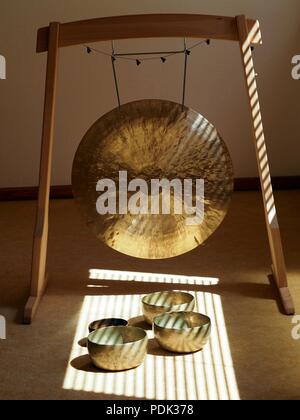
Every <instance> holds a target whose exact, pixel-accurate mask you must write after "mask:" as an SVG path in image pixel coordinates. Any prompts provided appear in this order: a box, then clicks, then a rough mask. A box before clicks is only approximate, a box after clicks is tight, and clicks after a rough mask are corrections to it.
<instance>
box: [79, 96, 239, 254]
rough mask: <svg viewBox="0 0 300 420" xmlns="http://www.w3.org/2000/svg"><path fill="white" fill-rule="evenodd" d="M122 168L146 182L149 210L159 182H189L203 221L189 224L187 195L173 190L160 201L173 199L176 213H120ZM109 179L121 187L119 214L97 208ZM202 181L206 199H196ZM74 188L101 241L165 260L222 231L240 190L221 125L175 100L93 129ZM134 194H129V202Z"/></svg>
mask: <svg viewBox="0 0 300 420" xmlns="http://www.w3.org/2000/svg"><path fill="white" fill-rule="evenodd" d="M120 171H127V178H128V183H129V182H130V181H132V180H136V179H137V178H138V179H141V180H143V181H146V183H147V186H148V195H146V196H145V193H144V192H143V193H141V194H144V198H145V199H146V203H147V202H148V206H149V207H150V204H149V203H151V193H150V191H151V181H152V180H160V181H161V180H163V179H165V180H168V181H169V182H171V181H173V180H179V181H181V185H182V186H184V182H185V180H190V181H191V182H192V185H193V192H192V194H190V197H192V200H193V203H195V202H196V199H197V200H199V203H202V205H203V206H204V211H203V210H201V212H202V213H201V215H202V216H203V221H202V222H201V223H199V224H196V225H189V224H188V219H190V217H191V215H190V214H189V212H188V211H187V210H186V207H185V205H186V199H185V198H184V194H182V197H181V198H180V196H179V198H178V196H177V195H175V194H174V190H173V189H171V191H170V194H169V197H167V198H166V195H165V194H163V193H162V192H160V194H159V199H160V203H162V202H164V200H169V203H170V207H171V209H170V212H169V214H161V213H162V211H160V212H158V213H159V214H151V212H150V214H141V213H140V214H133V212H131V213H127V214H126V212H125V214H120V211H119V205H118V204H119V203H120V190H122V189H121V188H120V185H119V172H120ZM103 179H109V180H112V181H114V183H115V186H116V191H115V193H114V194H115V196H116V197H115V198H116V201H117V208H118V211H117V212H116V214H111V212H110V213H108V214H103V215H102V214H99V213H98V211H97V208H96V203H97V200H98V199H99V197H100V195H101V194H100V192H97V191H96V185H97V184H98V181H99V180H103ZM199 179H200V180H204V197H203V194H196V188H195V187H196V183H197V180H199ZM72 186H73V193H74V197H75V200H76V203H77V204H78V206H79V209H80V212H81V214H82V217H83V219H84V220H85V222H86V224H87V225H88V226H89V227H90V228H91V229H92V231H93V232H94V234H95V235H96V237H97V238H98V239H99V240H101V241H102V242H104V243H105V244H106V245H108V246H109V247H111V248H113V249H114V250H116V251H119V252H121V253H124V254H126V255H129V256H132V257H137V258H147V259H163V258H170V257H176V256H178V255H181V254H184V253H186V252H188V251H191V250H193V249H195V248H196V247H198V246H199V245H201V244H202V243H203V242H204V241H205V240H206V239H207V238H208V237H209V236H210V235H211V234H212V233H213V232H214V231H215V230H216V229H217V228H218V226H219V225H220V224H221V222H222V220H223V219H224V217H225V215H226V212H227V209H228V207H229V203H230V198H231V194H232V191H233V167H232V162H231V159H230V155H229V152H228V150H227V147H226V145H225V143H224V141H223V140H222V138H221V137H220V135H219V134H218V132H217V130H216V128H215V127H214V126H213V125H212V124H211V123H209V121H208V120H207V119H206V118H204V117H203V116H202V115H200V114H199V113H198V112H196V111H194V110H192V109H189V108H187V107H182V105H180V104H176V103H174V102H169V101H163V100H155V99H153V100H142V101H136V102H131V103H128V104H125V105H122V106H121V107H120V108H117V109H114V110H113V111H111V112H109V113H108V114H106V115H104V116H103V117H101V118H100V119H99V120H98V121H96V123H95V124H94V125H93V126H92V127H91V128H90V129H89V130H88V132H87V133H86V134H85V136H84V137H83V139H82V141H81V143H80V145H79V147H78V149H77V152H76V155H75V158H74V162H73V170H72ZM135 194H136V191H134V192H133V191H128V192H127V195H128V197H127V198H128V200H130V199H131V198H133V197H134V196H135ZM175 204H177V205H178V204H180V206H181V208H183V212H182V214H181V213H178V212H177V211H176V207H175ZM161 205H162V204H161ZM199 207H200V206H199ZM142 213H143V212H142Z"/></svg>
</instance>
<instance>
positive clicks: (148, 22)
mask: <svg viewBox="0 0 300 420" xmlns="http://www.w3.org/2000/svg"><path fill="white" fill-rule="evenodd" d="M154 37H157V38H158V37H160V38H163V37H166V38H167V37H178V38H181V37H182V38H204V39H207V38H209V39H215V40H218V39H219V40H228V41H236V42H238V43H239V45H240V52H241V57H242V64H243V67H242V68H243V72H244V75H245V82H246V90H247V95H248V100H249V108H250V112H251V117H252V124H253V139H254V147H255V151H256V157H257V164H258V172H259V176H260V181H261V188H262V196H263V203H264V210H265V216H266V226H267V231H268V237H269V244H270V250H271V256H272V262H273V264H272V275H273V278H274V280H275V283H276V285H277V287H278V290H279V294H280V297H281V301H282V304H283V308H284V311H285V313H286V314H288V315H292V314H294V312H295V311H294V305H293V300H292V297H291V295H290V292H289V288H288V282H287V275H286V266H285V260H284V255H283V249H282V243H281V235H280V229H279V225H278V220H277V214H276V208H275V203H274V196H273V191H272V183H271V176H270V170H269V164H268V156H267V150H266V144H265V137H264V130H263V124H262V117H261V112H260V105H259V98H258V90H257V84H256V73H255V69H254V63H253V58H252V48H251V46H252V45H257V44H261V43H262V39H261V33H260V28H259V22H258V21H257V20H251V19H246V17H245V16H237V17H235V18H231V17H221V16H207V15H186V14H171V15H169V14H162V15H136V16H119V17H109V18H100V19H92V20H86V21H79V22H72V23H65V24H59V23H57V22H54V23H51V24H50V26H49V27H46V28H41V29H39V31H38V37H37V52H38V53H41V52H47V53H48V61H47V76H46V88H45V107H44V119H43V134H42V148H41V162H40V179H39V196H38V208H37V219H36V227H35V232H34V244H33V256H32V273H31V292H30V297H29V299H28V301H27V304H26V307H25V311H24V323H26V324H31V322H32V320H33V318H34V316H35V313H36V311H37V308H38V305H39V302H40V300H41V298H42V296H43V294H44V291H45V288H46V283H47V275H46V257H47V243H48V215H49V195H50V180H51V166H52V148H53V132H54V115H55V98H56V84H57V73H58V54H59V49H60V48H62V47H68V46H74V45H80V44H86V43H92V42H98V41H99V42H100V41H108V40H118V39H130V38H154Z"/></svg>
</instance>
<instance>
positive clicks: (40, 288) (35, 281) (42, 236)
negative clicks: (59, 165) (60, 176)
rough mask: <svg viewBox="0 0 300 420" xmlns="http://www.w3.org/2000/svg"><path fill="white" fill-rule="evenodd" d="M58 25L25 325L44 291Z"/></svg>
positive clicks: (54, 26)
mask: <svg viewBox="0 0 300 420" xmlns="http://www.w3.org/2000/svg"><path fill="white" fill-rule="evenodd" d="M59 27H60V26H59V23H56V22H54V23H51V24H50V26H49V43H48V60H47V76H46V87H45V105H44V119H43V133H42V147H41V161H40V177H39V196H38V206H37V216H36V226H35V232H34V238H33V241H34V242H33V254H32V269H31V291H30V297H29V299H28V302H27V304H26V307H25V311H24V323H26V324H31V322H32V320H33V317H34V315H35V313H36V310H37V308H38V305H39V302H40V299H41V297H42V296H43V293H44V290H45V287H46V259H47V244H48V216H49V198H50V197H49V196H50V182H51V167H52V148H53V134H54V115H55V98H56V84H57V72H58V48H59Z"/></svg>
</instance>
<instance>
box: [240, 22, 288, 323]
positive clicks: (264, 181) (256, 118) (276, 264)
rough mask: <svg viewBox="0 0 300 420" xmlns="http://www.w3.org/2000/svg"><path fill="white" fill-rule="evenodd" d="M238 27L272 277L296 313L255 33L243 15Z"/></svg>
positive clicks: (281, 295)
mask: <svg viewBox="0 0 300 420" xmlns="http://www.w3.org/2000/svg"><path fill="white" fill-rule="evenodd" d="M237 27H238V32H239V38H240V47H241V54H242V60H243V68H244V73H245V78H246V86H247V93H248V97H249V105H250V109H251V114H252V121H253V128H254V145H255V151H256V156H257V163H258V171H259V176H260V181H261V188H262V195H263V202H264V209H265V216H266V225H267V231H268V237H269V243H270V250H271V256H272V261H273V266H272V270H273V276H274V278H275V281H276V284H277V286H278V289H279V293H280V297H281V300H282V304H283V307H284V310H285V312H286V314H287V315H292V314H294V313H295V309H294V304H293V300H292V297H291V295H290V292H289V289H288V282H287V275H286V266H285V260H284V255H283V249H282V243H281V236H280V229H279V225H278V220H277V214H276V207H275V202H274V196H273V189H272V181H271V175H270V169H269V163H268V155H267V149H266V143H265V136H264V129H263V123H262V116H261V111H260V104H259V98H258V90H257V84H256V73H255V69H254V63H253V58H252V51H251V42H250V40H251V39H253V37H254V36H255V35H256V34H255V33H250V34H249V33H248V26H247V21H246V18H245V16H238V17H237ZM255 30H256V31H259V27H258V26H257V28H255V27H254V28H253V29H252V31H255Z"/></svg>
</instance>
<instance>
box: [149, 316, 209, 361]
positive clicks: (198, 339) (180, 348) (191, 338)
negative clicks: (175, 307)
mask: <svg viewBox="0 0 300 420" xmlns="http://www.w3.org/2000/svg"><path fill="white" fill-rule="evenodd" d="M153 325H154V327H153V328H154V334H155V338H156V340H157V341H158V343H159V345H160V346H161V347H162V348H164V349H165V350H168V351H170V352H174V353H193V352H196V351H199V350H201V349H203V347H204V346H205V345H206V344H207V342H208V340H209V337H210V333H211V320H210V318H209V317H207V316H206V315H202V314H199V313H196V312H172V313H165V314H162V315H159V316H157V317H156V318H154V321H153Z"/></svg>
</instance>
